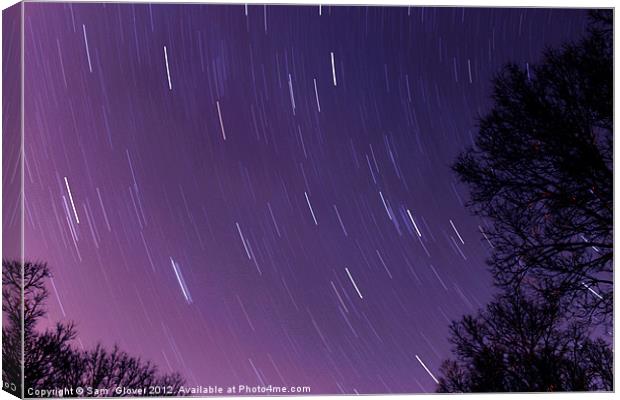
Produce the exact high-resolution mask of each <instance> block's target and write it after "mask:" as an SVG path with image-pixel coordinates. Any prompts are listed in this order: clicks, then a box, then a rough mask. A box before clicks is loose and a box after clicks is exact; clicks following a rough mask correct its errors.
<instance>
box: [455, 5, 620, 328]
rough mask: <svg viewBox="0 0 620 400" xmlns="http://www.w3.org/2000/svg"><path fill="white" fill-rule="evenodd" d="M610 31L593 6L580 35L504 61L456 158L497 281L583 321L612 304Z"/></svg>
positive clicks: (609, 20)
mask: <svg viewBox="0 0 620 400" xmlns="http://www.w3.org/2000/svg"><path fill="white" fill-rule="evenodd" d="M612 37H613V17H612V14H611V11H609V10H606V11H596V12H592V13H591V14H590V24H589V30H588V34H587V35H586V36H585V37H584V38H583V39H582V40H580V41H578V42H576V43H570V44H566V45H564V46H563V47H561V48H560V49H557V50H553V49H551V50H548V51H546V53H545V55H544V58H543V60H542V63H541V64H540V65H537V66H532V65H529V66H523V67H520V66H516V65H509V66H507V67H505V68H504V69H503V70H502V71H501V72H500V73H499V75H498V76H497V77H496V78H495V80H494V83H493V86H494V90H493V101H494V105H493V108H492V109H491V111H490V112H489V113H488V114H487V115H486V116H485V117H483V118H482V119H481V121H480V126H479V132H478V135H477V138H476V140H475V146H474V147H472V148H470V149H468V150H467V151H466V152H464V153H463V154H461V155H460V156H459V158H458V160H457V162H456V164H455V165H454V170H455V171H456V173H457V174H458V176H459V177H460V179H461V180H462V181H463V182H464V183H465V184H467V185H468V187H469V189H470V191H471V201H470V203H469V206H470V207H471V209H472V210H473V211H474V212H475V213H476V214H477V215H479V216H481V217H483V219H484V220H485V221H487V222H488V223H489V225H490V226H489V227H488V228H486V229H485V234H486V235H487V237H488V238H489V240H490V242H491V243H492V246H493V249H492V257H491V259H490V260H489V264H490V266H491V270H492V272H493V275H494V278H495V281H496V283H497V284H498V285H500V286H503V287H508V288H513V289H514V288H521V290H524V291H528V292H530V293H532V294H538V295H541V296H545V295H556V294H561V296H562V302H563V304H564V307H563V308H564V310H565V311H567V312H570V314H571V315H572V317H573V318H579V319H580V320H582V321H583V322H585V323H587V324H590V323H610V322H611V316H612V307H613V266H612V262H613V45H612Z"/></svg>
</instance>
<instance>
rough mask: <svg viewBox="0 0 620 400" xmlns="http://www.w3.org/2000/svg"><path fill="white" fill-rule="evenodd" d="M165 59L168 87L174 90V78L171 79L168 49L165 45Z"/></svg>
mask: <svg viewBox="0 0 620 400" xmlns="http://www.w3.org/2000/svg"><path fill="white" fill-rule="evenodd" d="M164 59H165V60H166V75H168V89H169V90H172V80H171V79H170V67H169V66H168V49H166V46H164Z"/></svg>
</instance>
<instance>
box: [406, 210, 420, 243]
mask: <svg viewBox="0 0 620 400" xmlns="http://www.w3.org/2000/svg"><path fill="white" fill-rule="evenodd" d="M407 215H409V219H410V220H411V223H413V227H414V228H415V231H416V232H417V233H418V236H419V237H422V234H421V233H420V230H419V229H418V226H417V225H416V223H415V221H414V220H413V215H411V211H409V210H408V209H407Z"/></svg>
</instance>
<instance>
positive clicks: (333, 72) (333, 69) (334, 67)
mask: <svg viewBox="0 0 620 400" xmlns="http://www.w3.org/2000/svg"><path fill="white" fill-rule="evenodd" d="M331 57H332V78H333V79H334V86H338V83H337V82H336V61H335V60H334V52H333V51H332V52H331Z"/></svg>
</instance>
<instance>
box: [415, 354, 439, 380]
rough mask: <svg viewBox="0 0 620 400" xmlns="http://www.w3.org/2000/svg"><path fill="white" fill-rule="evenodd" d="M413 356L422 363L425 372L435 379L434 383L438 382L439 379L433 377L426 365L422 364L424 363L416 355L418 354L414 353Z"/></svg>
mask: <svg viewBox="0 0 620 400" xmlns="http://www.w3.org/2000/svg"><path fill="white" fill-rule="evenodd" d="M415 358H417V359H418V361H419V362H420V364H422V366H423V367H424V369H425V370H426V372H428V374H429V375H430V376H431V378H433V380H434V381H435V383H437V384H439V381H438V380H437V378H435V375H433V373H432V372H431V371H430V370H429V369H428V368H427V367H426V365H424V363H423V362H422V360H420V357H418V355H417V354H416V355H415Z"/></svg>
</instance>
